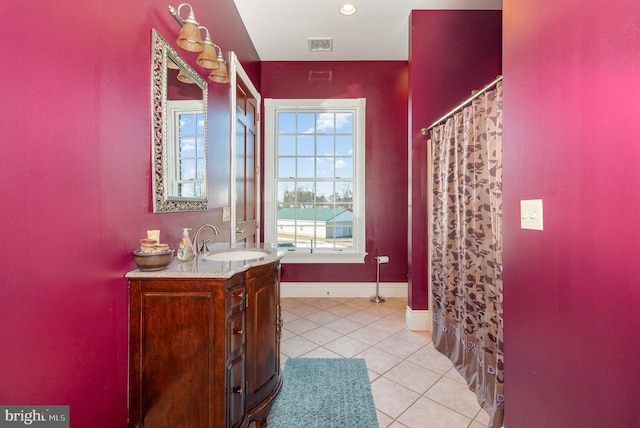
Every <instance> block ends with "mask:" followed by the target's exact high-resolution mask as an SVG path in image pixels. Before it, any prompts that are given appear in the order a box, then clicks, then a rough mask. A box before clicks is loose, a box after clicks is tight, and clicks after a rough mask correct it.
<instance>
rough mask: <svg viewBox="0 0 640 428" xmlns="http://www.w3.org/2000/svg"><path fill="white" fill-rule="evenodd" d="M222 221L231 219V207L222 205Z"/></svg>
mask: <svg viewBox="0 0 640 428" xmlns="http://www.w3.org/2000/svg"><path fill="white" fill-rule="evenodd" d="M222 221H231V207H222Z"/></svg>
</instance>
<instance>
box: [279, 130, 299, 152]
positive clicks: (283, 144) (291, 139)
mask: <svg viewBox="0 0 640 428" xmlns="http://www.w3.org/2000/svg"><path fill="white" fill-rule="evenodd" d="M295 154H296V137H295V136H294V135H280V136H279V137H278V156H295Z"/></svg>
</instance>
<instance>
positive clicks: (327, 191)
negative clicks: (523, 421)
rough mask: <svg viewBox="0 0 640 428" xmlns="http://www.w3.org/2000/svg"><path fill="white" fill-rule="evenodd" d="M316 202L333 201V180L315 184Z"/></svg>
mask: <svg viewBox="0 0 640 428" xmlns="http://www.w3.org/2000/svg"><path fill="white" fill-rule="evenodd" d="M316 202H318V203H323V202H333V182H330V183H326V182H319V183H317V184H316Z"/></svg>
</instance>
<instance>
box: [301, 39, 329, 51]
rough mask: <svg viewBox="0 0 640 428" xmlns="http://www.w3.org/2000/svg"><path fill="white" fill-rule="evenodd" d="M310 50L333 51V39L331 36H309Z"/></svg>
mask: <svg viewBox="0 0 640 428" xmlns="http://www.w3.org/2000/svg"><path fill="white" fill-rule="evenodd" d="M307 42H308V43H309V52H333V39H332V38H331V37H322V38H311V37H309V38H307Z"/></svg>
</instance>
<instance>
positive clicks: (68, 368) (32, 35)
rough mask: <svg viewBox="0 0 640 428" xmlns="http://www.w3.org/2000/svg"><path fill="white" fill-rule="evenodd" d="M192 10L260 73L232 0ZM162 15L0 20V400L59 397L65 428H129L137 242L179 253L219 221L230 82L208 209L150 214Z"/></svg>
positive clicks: (161, 8)
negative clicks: (185, 241) (154, 236)
mask: <svg viewBox="0 0 640 428" xmlns="http://www.w3.org/2000/svg"><path fill="white" fill-rule="evenodd" d="M192 4H193V5H194V7H195V10H196V16H197V18H198V19H199V20H200V21H201V22H202V23H204V24H205V25H208V26H209V28H210V30H211V31H212V35H213V38H214V40H215V41H216V42H217V43H219V44H220V45H221V46H222V47H223V49H224V50H225V51H227V50H230V49H233V50H234V51H236V52H237V54H238V56H239V57H240V59H241V61H243V62H244V63H246V65H247V68H248V69H249V70H250V72H251V73H252V74H253V75H254V76H256V77H259V67H257V66H256V64H258V58H257V54H256V53H255V50H254V48H253V45H252V44H251V42H250V41H249V38H248V35H247V34H246V31H245V29H244V26H243V24H242V23H241V22H240V19H239V16H238V14H237V12H236V10H235V7H234V5H233V2H231V1H229V0H213V1H204V0H194V1H193V2H192ZM167 6H168V3H166V2H156V1H153V0H139V1H134V2H131V1H125V0H95V1H90V2H87V1H80V0H69V1H64V2H43V1H39V0H25V1H21V2H16V3H14V4H12V5H11V6H8V5H7V7H6V8H5V10H4V12H3V13H2V14H1V15H0V39H1V40H3V41H4V42H3V46H4V49H3V55H2V58H3V62H4V64H5V66H3V67H2V69H1V71H0V74H1V76H2V82H3V83H2V85H0V96H1V98H2V103H1V107H0V118H1V119H0V120H1V121H2V137H1V138H0V141H1V143H0V145H1V147H2V155H1V156H0V200H1V201H2V210H1V211H0V213H1V214H0V216H1V217H0V219H1V221H0V235H1V236H3V237H5V239H4V247H5V250H4V251H3V252H2V253H3V259H2V264H1V266H2V274H1V275H2V279H1V280H0V283H1V284H2V285H1V286H0V334H1V336H2V345H0V379H1V381H0V403H2V404H21V405H28V404H39V405H41V404H51V405H53V404H68V405H70V406H71V407H70V411H71V426H73V427H105V428H113V427H124V426H125V425H126V394H127V383H126V382H127V283H126V281H125V279H124V274H125V272H127V271H129V270H131V269H133V268H134V267H135V265H134V263H133V259H132V256H131V251H132V250H133V249H135V248H136V246H137V241H138V239H139V238H140V237H142V236H144V235H145V233H146V230H147V229H150V228H158V229H161V230H162V233H163V235H162V236H163V241H166V242H168V243H170V244H172V245H175V244H176V242H177V240H178V237H179V233H180V228H182V227H197V226H198V225H199V224H202V223H204V222H213V223H217V224H220V225H222V222H221V207H222V206H223V205H225V204H228V190H227V189H228V185H229V183H228V181H229V179H228V176H227V175H224V171H227V172H228V164H229V163H230V159H229V149H228V141H229V137H230V135H229V123H228V122H229V112H228V106H227V103H228V101H227V100H228V95H227V93H228V92H227V89H228V87H227V86H216V87H211V92H210V93H211V103H210V121H211V123H213V124H215V125H216V127H215V128H214V127H212V128H211V129H212V132H211V134H210V135H211V144H212V152H213V153H214V155H215V157H214V158H213V159H214V161H213V162H214V163H215V164H219V165H221V166H222V168H220V169H221V170H222V172H219V171H218V170H217V169H216V170H215V172H214V171H212V173H211V178H212V180H213V185H212V186H211V191H210V195H209V196H210V198H211V201H212V202H211V204H210V207H211V209H210V211H209V212H206V213H190V214H152V213H151V182H150V176H151V174H150V140H151V138H150V110H149V105H150V50H151V29H152V28H153V27H155V28H157V29H158V30H159V31H160V33H161V34H163V35H164V36H165V37H166V38H167V39H169V40H170V41H171V43H173V41H174V40H175V37H176V36H177V34H178V25H177V24H176V22H175V21H174V20H173V18H171V16H170V15H169V13H168V12H167ZM174 6H177V3H174ZM185 57H186V58H188V59H189V60H190V61H193V60H194V57H195V56H194V55H185ZM256 80H257V79H256ZM224 235H225V236H226V239H228V230H225V231H224Z"/></svg>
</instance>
